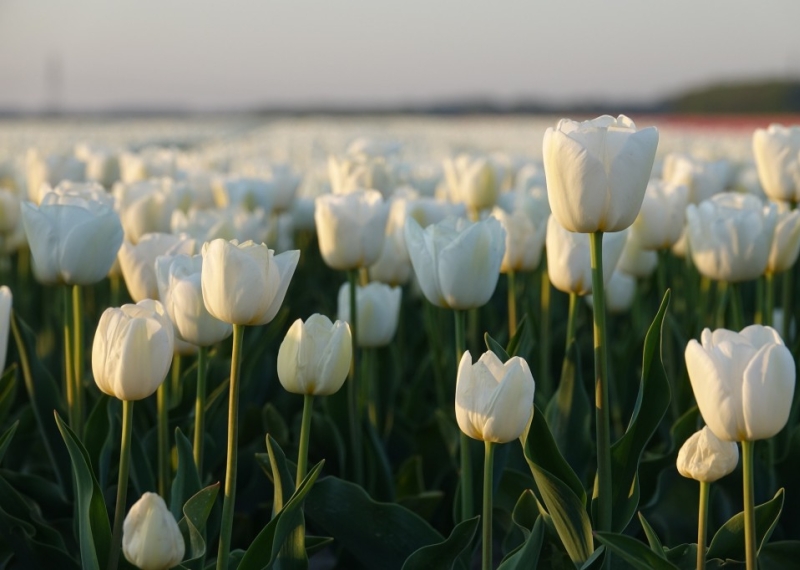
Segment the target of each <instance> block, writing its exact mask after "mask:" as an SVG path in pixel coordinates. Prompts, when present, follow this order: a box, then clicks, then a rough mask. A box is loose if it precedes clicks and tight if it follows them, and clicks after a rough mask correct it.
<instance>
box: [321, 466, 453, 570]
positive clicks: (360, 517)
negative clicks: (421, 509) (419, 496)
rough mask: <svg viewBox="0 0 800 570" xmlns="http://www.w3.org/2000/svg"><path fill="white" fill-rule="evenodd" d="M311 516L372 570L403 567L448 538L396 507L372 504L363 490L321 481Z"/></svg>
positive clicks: (331, 480)
mask: <svg viewBox="0 0 800 570" xmlns="http://www.w3.org/2000/svg"><path fill="white" fill-rule="evenodd" d="M305 512H306V516H307V517H308V518H309V519H310V520H311V521H313V522H314V523H315V525H316V526H317V527H319V528H321V529H323V530H324V531H325V533H326V534H329V535H330V536H332V537H333V538H334V539H335V540H336V542H337V544H340V545H341V546H342V547H343V548H345V549H347V550H348V551H349V552H350V553H352V554H353V556H355V557H356V558H357V559H358V560H359V562H360V563H361V564H362V565H363V566H364V567H366V568H370V569H371V570H379V569H382V568H400V567H401V566H402V564H403V561H404V560H406V559H407V558H408V557H409V556H411V554H412V553H414V552H415V551H417V550H419V549H420V548H421V547H423V546H427V545H430V544H436V543H439V542H442V541H443V540H444V537H443V536H442V535H441V534H439V533H438V532H436V531H435V530H434V529H433V527H431V526H430V524H428V522H426V521H425V520H423V519H422V518H420V517H419V516H417V515H416V514H415V513H413V512H411V511H410V510H408V509H406V508H404V507H401V506H400V505H397V504H394V503H379V502H376V501H374V500H372V499H371V498H370V497H369V495H367V493H366V492H365V491H364V490H363V489H362V488H361V487H359V486H358V485H356V484H354V483H350V482H349V481H343V480H342V479H338V478H336V477H326V478H325V479H322V480H320V481H319V482H318V483H317V484H316V485H314V488H313V489H311V492H310V493H309V495H308V498H307V500H306V504H305Z"/></svg>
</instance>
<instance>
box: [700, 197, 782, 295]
mask: <svg viewBox="0 0 800 570" xmlns="http://www.w3.org/2000/svg"><path fill="white" fill-rule="evenodd" d="M686 219H687V222H688V237H689V251H690V252H691V255H692V261H693V262H694V264H695V266H696V267H697V270H698V271H699V272H700V273H701V274H702V275H704V276H706V277H709V278H711V279H716V280H718V281H728V282H739V281H749V280H751V279H756V278H757V277H760V276H761V275H763V273H764V270H765V269H766V267H767V261H768V260H769V252H770V248H771V247H772V236H773V234H774V232H775V223H776V221H777V211H776V208H775V205H774V204H770V205H768V206H764V205H763V204H762V203H761V201H760V200H759V199H758V198H756V197H755V196H750V195H747V194H737V193H734V192H723V193H721V194H717V195H716V196H714V197H713V198H711V199H710V200H706V201H705V202H702V203H701V204H700V205H699V206H695V205H694V204H689V206H688V208H687V209H686Z"/></svg>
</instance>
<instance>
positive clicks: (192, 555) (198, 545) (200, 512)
mask: <svg viewBox="0 0 800 570" xmlns="http://www.w3.org/2000/svg"><path fill="white" fill-rule="evenodd" d="M218 492H219V483H214V484H213V485H209V486H208V487H206V488H205V489H201V490H200V491H198V492H197V493H195V494H194V495H193V496H192V497H191V498H190V499H189V500H188V501H186V504H184V505H183V509H182V511H183V518H181V520H180V521H179V522H178V528H179V529H180V531H181V535H183V542H184V544H185V545H186V553H185V554H184V560H183V562H182V563H181V565H182V566H183V567H185V568H191V567H193V566H195V564H192V563H193V562H199V561H202V559H203V558H204V557H205V555H206V540H205V532H204V530H205V526H206V520H208V515H209V514H211V508H212V507H213V506H214V501H215V500H216V499H217V493H218ZM187 565H188V566H187Z"/></svg>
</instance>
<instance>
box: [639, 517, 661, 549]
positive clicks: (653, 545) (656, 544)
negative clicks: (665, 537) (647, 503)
mask: <svg viewBox="0 0 800 570" xmlns="http://www.w3.org/2000/svg"><path fill="white" fill-rule="evenodd" d="M639 522H640V523H642V529H643V530H644V535H645V536H646V537H647V543H648V544H649V545H650V550H652V551H653V552H655V553H656V554H658V555H659V556H660V557H661V558H664V559H665V560H666V558H667V555H666V554H665V553H664V547H663V546H662V545H661V540H659V538H658V535H657V534H656V531H654V530H653V527H651V526H650V523H649V522H647V519H646V518H644V515H643V514H642V513H641V512H639Z"/></svg>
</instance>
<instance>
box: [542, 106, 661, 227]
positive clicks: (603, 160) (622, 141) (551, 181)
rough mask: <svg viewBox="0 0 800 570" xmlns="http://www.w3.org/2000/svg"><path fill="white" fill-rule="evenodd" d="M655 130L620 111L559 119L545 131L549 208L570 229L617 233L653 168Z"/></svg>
mask: <svg viewBox="0 0 800 570" xmlns="http://www.w3.org/2000/svg"><path fill="white" fill-rule="evenodd" d="M657 146H658V131H657V130H656V128H655V127H647V128H645V129H641V130H636V125H635V124H634V123H633V121H631V120H630V119H629V118H628V117H626V116H625V115H620V116H619V117H618V118H616V119H615V118H614V117H611V116H608V115H603V116H602V117H598V118H596V119H593V120H591V121H583V122H581V123H578V122H576V121H571V120H569V119H561V121H559V123H558V125H557V126H556V128H555V129H553V128H549V129H547V131H546V132H545V135H544V170H545V175H546V177H547V196H548V198H549V200H550V208H551V209H552V211H553V215H554V216H555V217H556V219H557V220H558V221H559V223H560V224H561V225H562V226H563V227H564V228H565V229H567V230H569V231H572V232H581V233H593V232H597V231H602V232H618V231H621V230H624V229H625V228H627V227H628V226H630V225H631V224H632V223H633V221H634V220H635V219H636V216H637V215H638V213H639V209H640V208H641V205H642V200H643V199H644V193H645V188H646V187H647V181H648V179H649V178H650V171H651V170H652V168H653V160H654V159H655V154H656V147H657Z"/></svg>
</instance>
